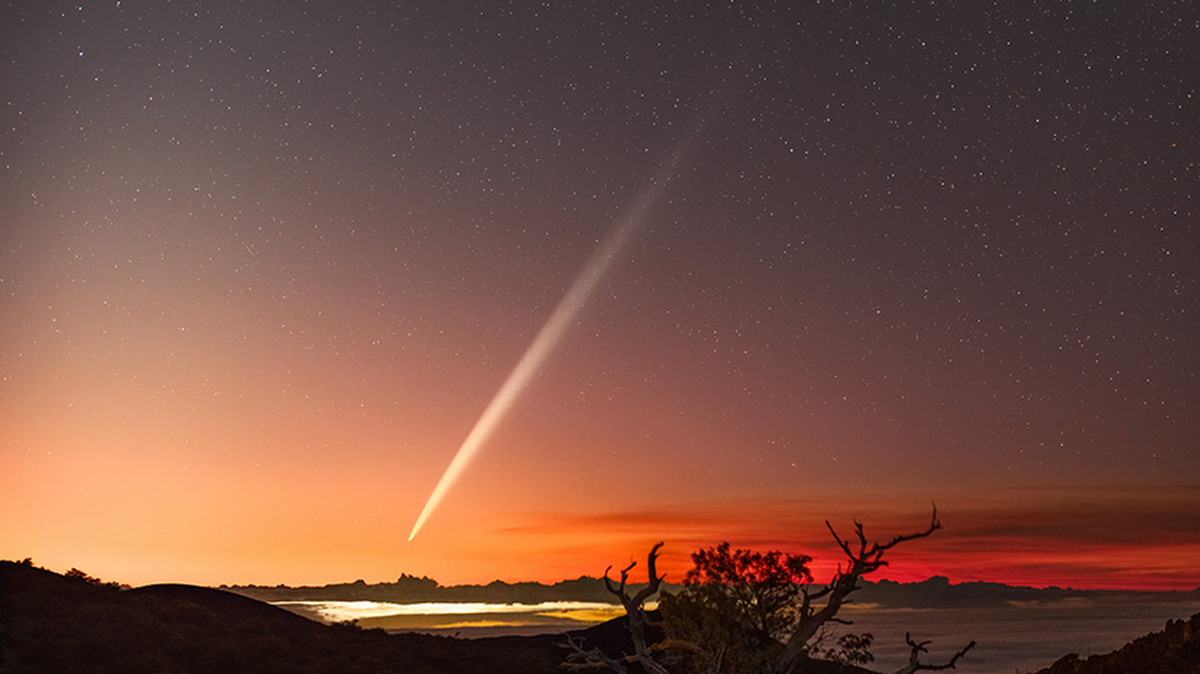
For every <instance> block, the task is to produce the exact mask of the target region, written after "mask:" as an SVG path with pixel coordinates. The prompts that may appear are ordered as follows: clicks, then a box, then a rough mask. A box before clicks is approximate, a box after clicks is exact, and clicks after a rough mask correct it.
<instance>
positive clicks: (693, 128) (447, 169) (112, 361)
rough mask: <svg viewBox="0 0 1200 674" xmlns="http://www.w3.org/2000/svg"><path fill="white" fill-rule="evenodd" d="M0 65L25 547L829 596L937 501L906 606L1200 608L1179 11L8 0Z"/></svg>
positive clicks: (163, 577)
mask: <svg viewBox="0 0 1200 674" xmlns="http://www.w3.org/2000/svg"><path fill="white" fill-rule="evenodd" d="M0 64H2V67H0V78H2V80H0V97H2V103H0V117H2V122H3V123H2V124H0V512H3V513H4V514H3V516H0V557H4V558H9V559H20V558H24V557H27V556H31V557H33V559H34V561H35V562H36V563H39V564H42V565H46V566H49V567H51V568H56V569H58V570H64V569H66V568H69V567H72V566H77V567H80V568H82V569H84V570H86V571H88V572H89V573H92V574H94V575H97V576H100V577H103V578H106V579H115V580H119V581H123V582H130V583H134V584H139V583H146V582H153V581H167V580H171V581H185V582H195V583H208V584H217V583H223V582H227V583H245V582H259V583H270V584H274V583H281V582H283V583H293V584H296V583H316V584H320V583H326V582H340V581H345V580H352V579H354V578H366V579H368V580H370V581H377V580H391V579H394V578H395V577H396V576H398V575H399V574H400V573H401V572H408V573H415V574H418V575H430V576H432V577H434V578H437V579H438V580H440V581H442V582H444V583H454V582H486V581H488V580H492V579H494V578H503V579H506V580H543V581H554V580H559V579H562V578H573V577H577V576H579V575H583V574H589V575H597V574H599V573H602V572H603V570H604V568H605V567H606V566H608V565H610V564H616V565H619V566H623V565H624V564H626V563H628V561H629V560H630V559H633V558H636V557H643V556H644V554H645V552H646V551H647V550H648V549H649V546H650V545H652V544H653V543H655V542H657V541H659V540H665V541H667V547H666V549H665V553H666V554H665V557H664V563H665V567H666V568H667V570H668V572H669V573H671V574H673V575H674V576H675V579H676V580H678V579H679V577H681V576H682V569H683V568H684V566H685V564H686V562H687V554H688V553H689V552H691V551H692V550H694V549H695V548H697V547H699V546H706V545H714V544H716V543H719V542H720V541H722V540H729V541H730V542H732V543H733V544H734V545H735V546H742V547H758V548H782V549H785V550H789V551H793V552H807V553H809V554H812V555H814V556H815V557H817V559H818V562H817V564H816V566H817V568H818V570H822V572H825V571H828V570H829V569H830V568H831V565H832V564H833V563H835V562H836V561H837V559H838V558H837V554H836V549H835V548H834V546H833V544H832V541H831V539H830V538H829V535H828V532H827V530H826V529H825V526H824V520H826V519H829V520H831V521H832V523H833V524H834V525H835V526H837V527H838V528H839V529H840V530H842V531H843V532H844V533H849V532H850V531H851V529H852V527H853V519H854V518H856V517H857V518H860V519H861V520H863V521H864V522H865V523H866V525H867V532H868V533H869V534H871V533H874V534H877V535H879V536H880V537H885V538H886V537H890V536H892V535H895V534H899V533H907V532H908V531H910V530H911V531H915V530H917V529H920V528H923V527H924V526H925V525H926V524H927V523H928V518H929V510H930V507H931V506H930V502H931V501H935V502H936V503H937V505H938V508H939V512H940V514H941V517H942V521H943V523H944V524H945V526H946V528H945V531H943V532H939V533H938V534H937V535H935V536H934V537H933V538H931V539H928V540H925V541H918V542H913V543H911V544H908V546H907V547H906V548H905V549H903V550H897V552H898V553H899V554H897V555H896V557H895V561H894V563H893V565H892V566H891V567H889V569H887V571H886V573H885V574H883V576H884V577H892V578H897V579H920V578H924V577H926V576H928V575H931V574H935V573H936V574H942V575H946V576H949V577H950V578H951V579H952V580H954V581H956V582H957V581H967V580H977V579H984V580H995V581H1004V582H1013V583H1024V584H1033V585H1063V586H1075V587H1157V588H1177V589H1190V588H1193V587H1196V586H1198V585H1200V571H1197V566H1196V563H1195V560H1196V558H1197V556H1198V555H1200V376H1198V374H1197V373H1198V372H1200V302H1198V299H1197V298H1198V292H1200V262H1198V260H1200V235H1198V234H1197V227H1198V224H1197V223H1198V222H1200V220H1198V217H1200V214H1198V210H1200V199H1198V195H1200V163H1198V156H1200V110H1198V107H1200V106H1198V102H1200V91H1198V85H1197V82H1198V81H1200V77H1198V76H1197V73H1198V72H1200V10H1197V8H1196V6H1195V4H1194V3H1190V2H1159V3H1143V2H1087V3H1084V2H1063V3H1030V2H1016V3H1010V2H1004V3H983V2H980V3H974V2H972V3H951V2H933V3H929V2H924V3H912V4H909V3H900V4H899V6H892V5H891V3H883V2H795V3H791V2H788V3H782V2H781V3H757V2H755V3H731V2H713V3H699V2H679V3H666V2H660V3H640V2H638V3H615V2H614V3H607V2H561V3H534V2H518V3H503V2H495V3H493V2H487V3H467V2H416V3H407V2H401V3H369V2H361V3H349V2H303V3H302V2H282V1H278V2H254V3H238V2H231V1H228V0H209V1H206V2H179V1H175V2H167V1H161V2H157V1H156V2H144V1H135V0H122V1H120V2H115V1H109V2H104V3H100V2H83V3H71V4H66V3H57V2H38V3H7V4H6V5H5V8H4V12H3V20H2V22H0ZM623 222H626V223H629V222H632V223H633V226H632V229H631V234H630V238H629V240H628V242H627V243H626V244H625V245H624V246H622V247H620V248H619V250H617V252H616V253H615V254H614V255H613V256H612V258H611V266H610V267H609V268H608V270H607V272H606V273H605V274H604V275H603V276H602V277H601V278H600V279H599V281H598V282H597V285H596V288H595V292H594V293H593V294H591V296H590V297H588V301H587V303H586V304H585V305H583V306H582V308H581V309H580V311H579V313H578V314H576V315H575V316H574V317H573V318H572V320H571V322H570V325H569V326H568V327H567V329H566V331H565V332H564V333H563V336H562V339H561V341H560V342H559V343H558V344H557V346H556V348H555V349H554V350H553V351H552V352H550V353H549V355H548V356H547V358H546V360H545V362H544V363H543V365H542V367H541V368H540V369H538V371H537V372H536V373H535V374H534V375H533V376H532V377H531V379H530V380H529V381H528V383H527V384H526V385H525V386H524V387H523V388H522V389H521V390H520V395H519V396H518V398H517V399H516V401H515V404H514V405H513V406H512V407H511V409H510V410H509V412H508V414H507V415H506V416H504V418H503V419H502V420H501V421H500V422H499V423H498V424H497V426H496V428H495V432H494V433H493V434H492V435H491V436H490V437H489V438H488V439H487V441H486V443H485V444H484V445H483V446H482V448H481V450H480V452H479V454H478V456H477V458H476V460H474V461H473V462H472V463H471V464H470V465H469V466H468V468H467V470H466V471H465V472H464V474H463V475H462V478H461V480H460V481H459V482H458V483H457V484H456V485H455V486H454V487H453V489H452V490H451V491H450V492H449V493H448V494H447V496H446V498H445V500H444V502H443V503H442V505H441V506H440V507H439V509H437V510H436V511H435V512H434V513H433V514H432V516H431V517H430V519H429V521H428V522H427V523H426V524H425V527H424V529H423V530H422V532H421V534H420V535H419V536H418V537H417V538H416V539H415V540H414V541H412V542H411V543H410V542H407V541H406V537H407V535H408V532H409V530H410V528H411V527H412V525H413V521H414V520H415V519H416V517H417V515H418V513H419V512H420V511H421V509H422V506H423V505H424V504H425V501H426V499H427V498H428V496H429V494H430V492H431V491H432V489H433V487H434V485H435V484H436V483H437V481H438V479H439V477H440V476H441V475H442V472H443V471H444V470H445V468H446V466H447V465H448V464H449V462H450V460H451V457H453V456H454V453H455V451H456V450H457V448H458V447H459V445H460V444H461V443H462V442H463V439H464V438H465V437H466V435H467V434H468V432H469V431H470V430H471V428H472V426H473V425H474V424H475V422H476V420H477V419H478V418H479V416H480V414H481V413H482V412H483V410H484V409H485V408H486V407H487V405H488V403H489V401H491V399H492V397H493V396H494V395H495V394H496V391H497V390H498V389H499V388H500V386H501V384H502V383H503V382H504V381H505V379H506V378H507V377H508V375H509V372H510V371H511V370H512V369H513V367H514V366H515V365H516V364H517V362H518V361H519V360H520V359H521V357H522V354H524V353H525V350H526V348H527V347H528V346H529V344H530V343H531V342H532V341H533V339H534V337H535V336H536V335H537V334H538V331H539V330H540V329H541V328H542V326H543V324H544V323H545V322H546V320H547V319H548V318H549V317H550V315H551V313H552V312H553V311H554V308H555V307H556V306H557V305H558V303H559V301H560V300H561V298H562V297H563V295H564V293H565V292H566V290H567V288H568V287H569V286H570V285H571V283H572V282H573V281H574V280H575V278H576V276H577V275H578V274H579V273H580V271H581V270H582V269H583V268H584V266H585V264H586V263H587V261H588V259H589V258H590V257H591V256H592V255H593V253H594V252H595V251H596V250H597V249H598V247H600V246H601V244H602V242H603V241H604V240H605V239H606V237H608V236H609V235H610V233H611V232H612V231H614V229H615V228H619V227H620V226H621V224H622V223H623Z"/></svg>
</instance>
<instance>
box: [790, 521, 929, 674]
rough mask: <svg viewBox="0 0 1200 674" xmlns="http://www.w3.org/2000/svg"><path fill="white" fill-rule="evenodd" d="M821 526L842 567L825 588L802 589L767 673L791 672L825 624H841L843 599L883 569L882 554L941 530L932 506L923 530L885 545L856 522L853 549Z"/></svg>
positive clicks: (832, 531)
mask: <svg viewBox="0 0 1200 674" xmlns="http://www.w3.org/2000/svg"><path fill="white" fill-rule="evenodd" d="M825 526H826V528H828V529H829V533H831V534H833V540H835V541H837V544H838V547H840V548H841V549H842V552H844V553H845V554H846V562H845V563H844V565H842V564H839V565H838V571H837V573H836V574H835V575H834V577H833V580H832V581H831V582H830V583H829V585H826V586H825V587H823V588H821V589H819V590H816V591H813V590H812V589H811V588H805V589H804V592H803V597H802V599H801V605H800V618H799V620H798V622H797V623H796V627H795V628H794V629H793V631H792V633H791V635H790V636H789V637H788V638H787V639H786V640H785V642H784V648H783V651H782V652H780V654H779V656H778V657H777V658H776V659H775V663H774V665H773V666H772V668H771V671H772V672H775V673H776V674H786V673H787V672H791V671H792V669H793V668H794V667H795V665H796V662H797V661H798V660H799V659H800V658H801V656H803V655H804V654H805V652H806V650H807V648H808V644H809V642H810V641H811V640H812V639H813V637H815V636H817V633H818V632H819V631H820V629H821V626H822V625H824V624H825V623H828V622H840V623H843V624H844V623H845V621H843V620H840V619H839V618H838V617H837V614H838V611H840V610H841V608H842V605H843V604H845V603H846V599H847V597H849V596H850V594H851V593H853V592H854V591H856V590H858V589H859V587H860V586H859V584H858V581H859V580H860V579H861V578H862V577H863V576H864V575H866V574H868V573H873V572H875V571H878V570H879V569H880V568H881V567H884V566H887V561H886V560H884V558H883V555H884V553H886V552H887V551H888V550H891V549H892V548H894V547H896V546H897V545H899V544H901V543H904V542H906V541H911V540H916V539H918V538H925V537H927V536H929V535H931V534H932V533H933V532H935V531H937V530H938V529H941V528H942V523H941V521H940V520H939V519H938V516H937V506H936V505H935V506H934V507H933V515H932V516H931V518H930V521H929V526H928V527H927V528H925V529H923V530H922V531H918V532H916V533H912V534H906V535H903V536H896V537H895V538H893V539H892V540H890V541H888V542H887V543H878V542H869V541H868V540H867V536H866V533H865V532H864V531H863V525H862V523H861V522H859V521H857V520H856V521H855V522H854V532H855V534H856V537H857V538H858V541H857V545H852V544H851V542H850V541H849V540H843V539H842V537H841V536H839V535H838V533H837V531H836V530H835V529H834V528H833V525H832V524H830V523H829V520H826V521H825ZM820 602H824V603H823V604H822V603H820Z"/></svg>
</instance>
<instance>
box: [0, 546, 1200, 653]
mask: <svg viewBox="0 0 1200 674" xmlns="http://www.w3.org/2000/svg"><path fill="white" fill-rule="evenodd" d="M76 575H77V576H81V577H67V576H63V575H59V574H56V573H53V572H50V571H47V570H44V569H39V568H37V567H35V566H33V565H32V564H20V563H14V562H0V672H2V673H4V674H20V673H26V672H38V673H40V672H85V673H86V672H132V673H137V672H155V673H157V672H180V673H190V672H297V673H303V672H346V673H355V672H362V673H363V674H367V673H370V674H378V673H386V672H404V673H406V674H422V673H429V674H451V673H453V674H471V673H474V672H478V673H481V674H482V673H485V672H486V673H488V674H507V673H510V672H511V673H512V674H517V673H520V674H540V673H546V674H550V673H553V672H561V671H563V670H561V669H559V664H560V663H561V662H562V660H563V658H564V656H565V654H566V651H565V650H564V649H563V648H561V647H560V646H559V644H561V643H563V640H564V638H563V637H562V636H561V635H541V636H528V637H494V638H486V639H456V638H453V637H445V636H432V635H426V634H388V633H386V632H384V631H382V630H363V629H359V628H357V627H355V626H348V625H324V624H321V623H317V622H313V621H311V620H308V619H307V618H303V617H301V616H298V615H296V614H293V613H290V612H288V611H285V610H283V609H279V608H276V607H274V606H271V605H269V604H265V603H262V602H259V601H256V600H254V599H250V598H248V597H244V596H241V595H237V594H232V593H228V592H223V591H221V590H214V589H209V588H202V587H195V586H189V585H154V586H149V587H144V588H139V589H135V590H122V589H120V588H118V587H116V586H115V585H113V584H104V583H100V582H98V581H96V580H95V579H89V578H87V577H86V576H82V574H76ZM575 634H576V635H577V636H582V637H584V638H585V639H587V640H588V641H589V642H590V643H591V644H593V645H599V646H600V647H601V648H604V649H605V650H606V651H608V652H610V653H620V652H628V651H629V650H630V646H629V645H628V641H627V640H628V637H627V636H626V634H625V632H624V628H623V627H622V625H620V624H619V623H618V622H616V621H613V622H610V623H605V624H603V625H598V626H596V627H593V628H590V629H587V630H581V631H579V632H576V633H575ZM807 671H809V672H814V673H818V674H823V673H824V672H830V673H831V674H832V672H835V671H839V672H844V673H845V674H852V673H853V672H858V673H859V674H863V673H864V672H866V670H858V669H854V668H845V669H842V668H840V667H839V666H837V665H833V664H832V663H818V662H814V663H811V667H810V669H809V670H807ZM958 671H961V672H966V673H969V672H970V671H971V667H970V663H969V662H968V661H967V660H964V661H963V662H961V663H960V665H959V668H958ZM1142 672H1156V673H1157V672H1171V673H1174V674H1200V614H1198V615H1196V616H1193V617H1192V619H1191V620H1189V621H1174V622H1172V623H1170V624H1168V625H1167V628H1166V630H1164V631H1163V632H1160V633H1156V634H1153V635H1148V636H1146V637H1143V638H1141V639H1138V640H1136V641H1134V642H1132V643H1130V644H1128V645H1127V646H1125V647H1124V648H1122V649H1120V650H1119V651H1116V652H1114V653H1111V654H1108V655H1103V656H1093V657H1091V658H1087V659H1086V660H1084V659H1079V658H1072V657H1069V656H1068V657H1064V658H1063V659H1061V660H1060V661H1059V662H1057V663H1054V665H1053V666H1052V667H1050V668H1048V669H1045V670H1042V673H1041V674H1118V673H1121V674H1141V673H1142ZM868 674H869V673H868Z"/></svg>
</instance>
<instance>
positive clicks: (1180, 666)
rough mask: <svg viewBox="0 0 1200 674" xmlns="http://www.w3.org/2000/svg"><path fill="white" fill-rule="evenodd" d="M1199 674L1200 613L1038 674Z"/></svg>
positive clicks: (1064, 660) (1072, 656)
mask: <svg viewBox="0 0 1200 674" xmlns="http://www.w3.org/2000/svg"><path fill="white" fill-rule="evenodd" d="M1167 672H1169V673H1170V674H1200V613H1197V614H1196V615H1194V616H1192V617H1191V619H1190V620H1172V621H1170V622H1168V623H1167V626H1166V628H1165V629H1163V631H1161V632H1155V633H1154V634H1148V635H1146V636H1144V637H1142V638H1140V639H1137V640H1134V641H1132V642H1130V643H1128V644H1126V645H1125V646H1124V647H1122V648H1120V649H1118V650H1116V651H1113V652H1112V653H1108V654H1106V655H1093V656H1091V657H1090V658H1086V659H1080V657H1079V656H1078V655H1077V654H1074V653H1072V654H1070V655H1067V656H1065V657H1063V658H1062V659H1060V660H1059V661H1057V662H1055V663H1054V664H1053V665H1051V666H1050V667H1047V668H1046V669H1043V670H1041V671H1039V672H1038V674H1165V673H1167Z"/></svg>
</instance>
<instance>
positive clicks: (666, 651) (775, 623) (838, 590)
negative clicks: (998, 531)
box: [564, 506, 974, 674]
mask: <svg viewBox="0 0 1200 674" xmlns="http://www.w3.org/2000/svg"><path fill="white" fill-rule="evenodd" d="M825 525H826V527H827V528H828V529H829V532H830V534H832V535H833V538H834V541H836V542H837V545H838V547H839V548H840V549H841V550H842V552H843V553H844V554H845V556H846V558H845V560H844V561H843V563H842V564H840V565H839V566H838V570H837V572H836V573H835V574H834V576H833V578H832V580H831V581H830V582H829V583H828V584H827V585H823V586H818V585H816V584H814V583H813V578H812V574H811V573H810V572H809V570H808V564H809V562H811V561H812V558H811V557H808V556H807V555H790V554H786V553H783V552H779V551H770V552H755V551H752V550H731V549H730V546H729V544H728V543H722V544H721V545H719V546H717V547H715V548H709V549H707V550H701V551H698V552H696V553H694V554H693V555H692V561H693V564H694V567H693V569H692V570H691V571H690V572H688V575H687V577H686V578H685V586H684V589H683V590H682V591H681V592H680V593H679V594H677V595H671V594H665V595H664V596H663V598H662V616H663V627H664V629H665V632H666V635H667V636H666V639H664V640H662V641H660V642H658V643H651V642H649V641H648V640H647V639H646V626H647V624H649V623H648V618H647V615H646V611H645V608H644V604H645V601H646V600H647V599H648V598H649V597H650V596H652V595H653V594H654V592H656V591H657V590H658V588H659V585H660V583H661V581H662V577H661V576H659V575H658V574H657V572H656V568H655V560H656V559H657V556H658V550H659V548H660V547H662V545H663V544H662V543H659V544H657V545H655V546H654V547H653V548H652V549H651V551H650V555H649V558H648V563H647V570H648V573H649V577H650V584H649V586H648V587H647V588H645V589H644V590H643V591H642V592H639V593H637V594H636V595H632V596H631V595H629V594H628V593H627V592H626V591H625V587H626V581H627V579H628V575H629V571H630V570H631V569H633V567H634V565H633V564H631V565H629V566H628V567H627V568H626V569H625V570H624V571H622V572H621V581H620V585H619V586H617V585H613V583H612V581H609V580H608V572H605V580H606V581H608V587H609V591H610V592H612V593H613V594H614V595H616V596H617V597H618V598H620V600H621V603H622V605H623V606H624V607H625V611H626V614H627V627H628V629H629V631H630V636H631V637H632V640H633V644H634V650H635V652H634V653H632V654H623V655H621V656H620V657H614V656H611V655H609V654H606V653H603V652H602V651H601V650H600V649H599V648H592V649H590V650H589V649H586V648H585V645H586V644H583V643H582V642H580V641H576V640H574V639H571V638H568V644H567V645H568V646H569V647H570V648H571V649H572V654H571V656H569V657H568V661H567V662H566V663H564V666H565V667H567V668H571V669H585V668H608V669H611V670H613V671H615V672H617V673H618V674H626V673H627V672H629V671H630V670H629V667H630V665H632V664H633V663H637V664H639V665H641V667H642V668H643V669H644V671H647V672H651V673H653V674H669V673H670V672H671V671H672V670H675V671H677V672H679V673H680V674H682V673H684V672H687V673H689V674H690V673H691V672H704V673H705V674H740V673H741V672H768V673H770V674H792V673H793V672H796V671H798V670H799V668H801V666H802V663H803V662H805V661H808V660H811V659H812V658H813V657H814V656H817V655H824V656H826V657H829V656H834V657H836V658H837V659H838V660H840V661H841V662H843V663H863V662H868V661H870V654H869V652H868V651H867V649H868V648H869V646H870V643H871V640H872V638H871V636H870V635H847V636H848V637H849V638H847V637H843V638H841V639H839V641H838V642H837V645H836V646H835V647H834V648H829V649H824V650H821V649H820V648H819V645H820V642H821V637H822V635H823V630H824V629H825V628H827V627H828V625H830V624H838V623H841V624H848V623H846V621H844V620H842V619H840V618H838V612H839V611H840V610H841V608H842V607H843V606H844V605H845V604H846V602H847V601H848V599H849V596H850V595H851V594H852V593H854V592H855V591H857V590H858V589H859V587H860V586H859V580H860V579H861V578H862V577H863V576H865V575H867V574H870V573H873V572H875V571H877V570H879V569H880V568H882V567H883V566H886V565H887V561H886V560H885V559H884V556H885V554H886V553H887V552H888V551H889V550H891V549H892V548H894V547H895V546H897V545H899V544H901V543H904V542H907V541H911V540H916V539H920V538H925V537H927V536H930V535H931V534H933V532H935V531H937V530H938V529H941V527H942V524H941V522H940V521H939V520H938V516H937V507H936V506H935V507H934V508H933V514H932V517H931V518H930V522H929V526H928V527H926V528H925V529H922V530H920V531H917V532H915V533H911V534H905V535H901V536H896V537H894V538H892V539H891V540H890V541H888V542H886V543H879V542H875V541H871V540H869V539H868V538H867V536H866V533H865V532H864V529H863V525H862V523H860V522H857V521H856V522H855V523H854V532H855V537H854V538H853V539H843V538H842V537H841V536H839V535H838V533H837V531H836V530H835V529H834V528H833V525H832V524H830V523H829V522H828V521H826V522H825ZM610 570H611V567H610ZM908 643H909V645H910V647H911V648H912V652H911V657H910V662H909V665H907V666H906V667H905V668H904V669H903V670H901V671H902V672H906V673H910V672H915V671H919V670H937V669H948V668H952V667H954V666H955V665H956V664H957V662H958V660H959V659H960V658H962V656H963V655H964V654H965V653H966V652H967V651H968V650H970V649H971V648H972V647H973V646H974V642H972V643H971V644H970V645H968V646H967V647H966V648H963V649H962V650H961V651H959V652H958V653H957V654H956V655H955V656H954V658H953V659H952V660H951V661H950V662H949V663H946V664H943V665H931V664H926V663H921V662H920V654H921V653H923V652H925V648H924V647H925V645H926V644H927V643H928V642H921V643H917V642H914V641H912V639H911V638H909V639H908Z"/></svg>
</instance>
